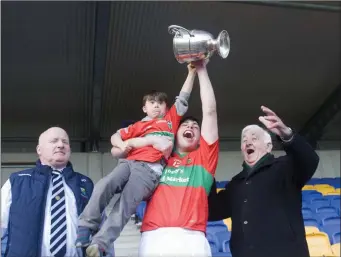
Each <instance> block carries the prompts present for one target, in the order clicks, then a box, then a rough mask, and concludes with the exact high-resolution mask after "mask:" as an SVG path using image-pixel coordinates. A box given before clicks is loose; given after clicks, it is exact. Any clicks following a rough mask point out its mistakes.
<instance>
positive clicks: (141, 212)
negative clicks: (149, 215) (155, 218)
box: [136, 201, 147, 220]
mask: <svg viewBox="0 0 341 257" xmlns="http://www.w3.org/2000/svg"><path fill="white" fill-rule="evenodd" d="M146 205H147V203H146V202H145V201H143V202H141V203H140V204H139V205H138V206H137V208H136V215H137V217H138V218H139V219H140V220H143V216H144V211H145V210H146Z"/></svg>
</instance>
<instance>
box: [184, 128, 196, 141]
mask: <svg viewBox="0 0 341 257" xmlns="http://www.w3.org/2000/svg"><path fill="white" fill-rule="evenodd" d="M183 136H184V137H185V138H189V139H192V138H193V137H194V133H193V132H192V131H191V130H185V132H184V133H183Z"/></svg>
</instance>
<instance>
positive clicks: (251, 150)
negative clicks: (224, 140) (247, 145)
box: [246, 149, 255, 154]
mask: <svg viewBox="0 0 341 257" xmlns="http://www.w3.org/2000/svg"><path fill="white" fill-rule="evenodd" d="M254 152H255V150H253V149H247V150H246V153H247V154H253V153H254Z"/></svg>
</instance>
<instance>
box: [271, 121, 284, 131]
mask: <svg viewBox="0 0 341 257" xmlns="http://www.w3.org/2000/svg"><path fill="white" fill-rule="evenodd" d="M280 125H281V123H280V122H279V121H278V122H275V123H271V124H269V126H268V129H274V128H278V127H279V126H280Z"/></svg>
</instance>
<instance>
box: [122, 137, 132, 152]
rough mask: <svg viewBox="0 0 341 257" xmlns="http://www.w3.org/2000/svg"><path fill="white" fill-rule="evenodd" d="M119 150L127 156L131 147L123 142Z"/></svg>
mask: <svg viewBox="0 0 341 257" xmlns="http://www.w3.org/2000/svg"><path fill="white" fill-rule="evenodd" d="M120 149H121V150H122V152H123V153H124V154H128V153H129V152H130V151H131V150H132V149H133V146H132V145H131V144H130V141H129V140H127V141H124V142H123V144H122V145H121V146H120Z"/></svg>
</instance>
